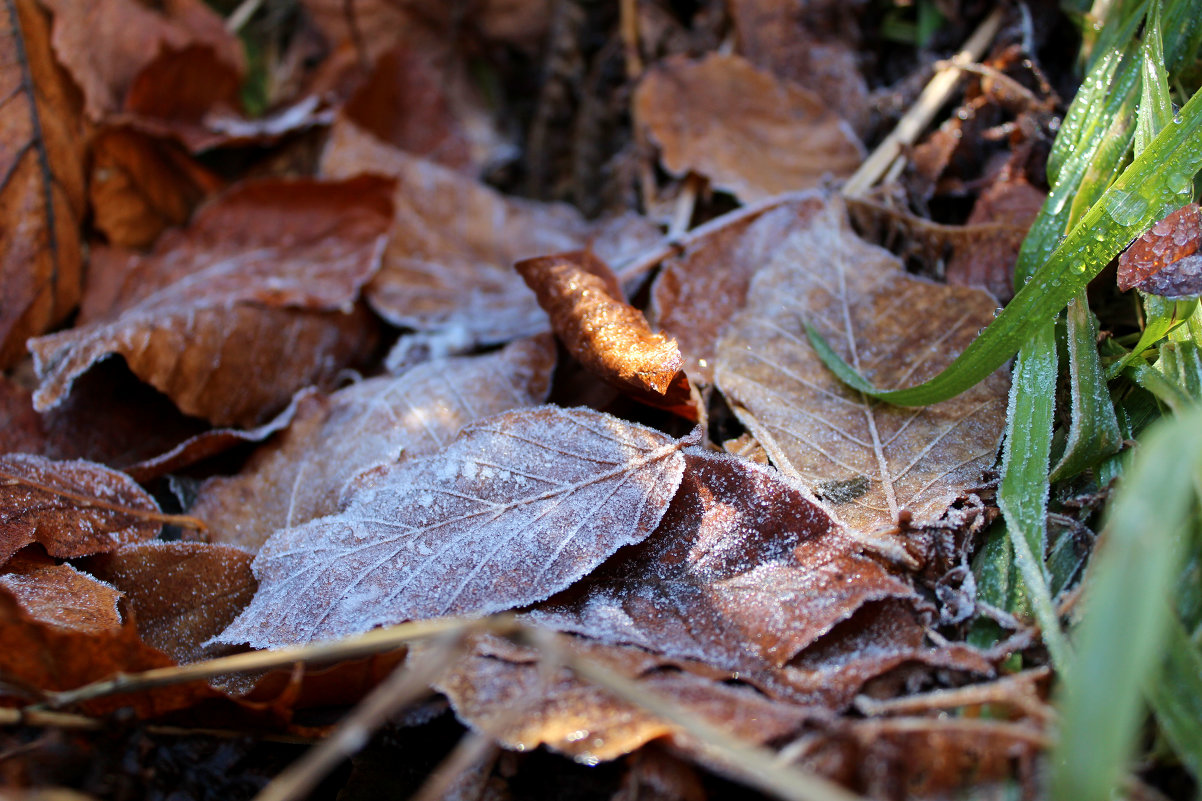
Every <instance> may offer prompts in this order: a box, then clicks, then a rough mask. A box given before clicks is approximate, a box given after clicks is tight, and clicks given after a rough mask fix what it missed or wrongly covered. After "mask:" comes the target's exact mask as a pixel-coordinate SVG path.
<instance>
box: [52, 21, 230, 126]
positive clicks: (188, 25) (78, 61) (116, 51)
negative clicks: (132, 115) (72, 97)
mask: <svg viewBox="0 0 1202 801" xmlns="http://www.w3.org/2000/svg"><path fill="white" fill-rule="evenodd" d="M42 1H43V4H44V5H46V6H47V7H48V8H49V9H50V10H51V11H53V12H54V40H53V41H54V52H55V55H56V56H58V59H59V61H61V62H62V64H63V66H65V67H66V68H67V70H68V71H69V72H70V73H71V76H72V77H73V78H74V79H75V82H76V84H78V85H79V87H80V88H81V89H82V90H83V94H84V100H85V109H86V111H87V113H88V116H89V117H90V118H91V119H92V120H95V121H99V120H102V119H104V118H105V117H107V116H108V115H110V114H113V113H115V112H117V111H120V110H121V109H122V108H123V107H124V104H125V100H126V95H127V93H128V92H129V89H130V86H131V85H132V84H133V82H134V79H135V78H136V77H137V76H138V74H139V73H141V72H142V70H143V69H144V68H145V67H146V65H147V64H149V63H150V62H151V61H153V60H154V59H155V58H156V57H157V56H158V55H159V52H160V50H161V49H163V48H170V49H173V50H182V49H184V48H186V47H188V46H190V45H200V46H207V47H209V48H211V49H212V51H213V52H214V54H215V56H216V59H217V60H218V61H219V62H220V63H221V65H222V67H223V69H228V70H233V72H234V74H235V75H238V76H241V74H242V72H243V68H244V64H243V57H242V46H241V43H240V42H239V41H238V40H237V39H236V38H235V37H234V36H233V35H232V34H230V33H229V32H228V31H226V29H225V24H224V21H223V20H222V19H221V17H219V16H218V15H217V14H216V13H215V12H214V11H212V10H211V9H209V7H208V6H207V5H206V4H205V3H204V2H203V0H163V2H160V3H156V4H154V5H148V4H146V3H142V2H138V0H95V1H94V2H89V3H85V4H82V5H81V4H79V3H77V2H75V0H42Z"/></svg>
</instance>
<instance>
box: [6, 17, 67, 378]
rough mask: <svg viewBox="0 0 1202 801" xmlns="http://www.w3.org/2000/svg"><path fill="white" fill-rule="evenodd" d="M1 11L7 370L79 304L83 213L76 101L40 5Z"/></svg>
mask: <svg viewBox="0 0 1202 801" xmlns="http://www.w3.org/2000/svg"><path fill="white" fill-rule="evenodd" d="M4 6H5V8H4V10H3V12H0V19H2V20H3V21H2V22H0V63H2V64H3V66H2V67H0V81H2V82H3V86H4V90H3V96H4V105H3V108H2V109H0V123H2V125H3V130H4V133H3V137H2V138H0V227H2V228H3V230H4V236H3V238H2V239H0V286H3V288H4V295H3V300H2V301H0V368H2V367H8V366H11V365H12V364H14V363H15V362H16V361H17V360H18V359H19V358H20V357H21V356H22V355H24V352H25V340H26V338H28V337H31V336H35V335H37V334H40V333H42V332H43V331H45V330H47V329H48V328H50V327H51V326H53V325H55V324H56V323H58V322H59V321H61V320H62V319H63V318H64V317H65V316H66V315H67V314H69V313H70V312H71V310H72V309H73V308H74V307H75V304H76V303H78V302H79V294H80V282H81V280H82V269H83V267H82V256H81V253H80V241H79V225H80V218H81V217H82V216H83V213H84V175H83V141H82V140H83V137H82V131H81V128H80V125H79V113H78V101H77V99H76V96H75V93H74V90H73V89H72V87H71V85H70V81H69V79H68V78H67V77H66V76H65V75H64V74H63V72H62V70H60V69H59V67H58V65H57V64H55V62H54V58H53V56H52V55H51V53H50V42H49V40H48V37H49V28H48V22H47V20H46V18H45V17H44V15H43V14H42V12H41V10H40V9H39V7H38V4H37V2H35V0H4Z"/></svg>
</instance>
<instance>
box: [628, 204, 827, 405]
mask: <svg viewBox="0 0 1202 801" xmlns="http://www.w3.org/2000/svg"><path fill="white" fill-rule="evenodd" d="M823 206H824V202H823V199H822V195H820V194H818V193H817V192H815V193H814V194H813V196H812V197H807V198H806V199H804V200H796V201H793V202H790V203H786V204H784V205H782V206H780V207H779V208H775V209H772V210H771V211H768V212H765V213H764V214H762V215H760V216H758V217H755V218H752V219H750V220H747V221H746V222H744V223H741V224H737V225H732V226H730V227H728V228H725V229H723V230H721V231H718V232H717V233H715V234H713V235H711V236H707V237H704V238H703V239H701V240H700V241H698V242H697V243H696V244H694V245H692V246H691V247H689V248H688V249H687V250H685V252H684V253H682V254H681V255H680V256H679V257H676V258H672V259H668V260H667V261H666V262H664V267H663V269H662V270H661V271H660V273H659V275H658V276H657V277H656V279H655V285H654V286H653V287H652V290H651V302H652V309H651V313H650V318H651V320H652V322H654V323H655V324H656V325H658V326H661V327H662V328H663V329H664V330H665V331H666V332H667V333H669V334H671V335H672V336H674V337H676V341H677V342H678V343H679V345H680V352H681V355H682V356H683V357H684V364H685V372H686V373H688V375H689V378H690V379H692V380H694V381H701V382H702V383H704V384H712V383H713V381H714V357H715V352H716V348H717V344H718V336H719V335H720V334H721V333H722V331H723V329H725V327H726V325H727V323H729V322H730V320H731V318H732V317H734V316H735V315H736V314H738V313H739V311H741V310H742V308H743V304H744V303H745V302H746V300H747V287H748V286H749V285H750V284H751V277H752V276H753V275H755V271H756V270H758V269H759V268H760V266H761V265H762V264H764V263H765V262H766V261H768V259H770V258H771V256H772V253H773V251H775V250H776V248H777V247H778V246H779V245H780V243H781V242H782V241H783V240H784V239H785V238H786V237H788V236H789V234H790V233H791V232H792V231H793V229H794V228H796V227H798V226H800V225H803V224H804V223H805V221H806V220H807V219H809V218H810V217H812V216H813V215H814V214H816V213H817V212H819V211H821V210H822V208H823Z"/></svg>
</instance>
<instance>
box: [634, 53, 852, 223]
mask: <svg viewBox="0 0 1202 801" xmlns="http://www.w3.org/2000/svg"><path fill="white" fill-rule="evenodd" d="M634 112H635V116H636V117H637V119H638V121H639V124H641V125H643V126H646V128H647V129H648V130H649V131H650V133H651V136H652V138H654V139H655V141H656V142H658V143H659V146H660V148H661V149H662V151H663V153H662V158H663V162H664V166H665V167H667V168H668V170H670V171H671V172H673V173H675V174H677V175H683V174H685V173H687V172H690V171H692V172H696V173H700V174H701V175H704V176H705V177H707V178H709V179H710V181H711V182H712V183H713V185H714V186H715V187H717V188H718V189H722V190H725V191H728V192H731V193H732V194H734V195H736V196H737V197H738V198H739V199H740V200H744V201H752V200H758V199H761V198H764V197H768V196H770V195H775V194H778V193H780V192H788V191H794V190H800V189H809V188H811V187H815V186H818V185H819V184H820V183H821V182H822V180H823V178H824V177H826V176H834V177H836V178H840V177H847V176H849V175H851V173H852V172H853V171H854V170H855V169H856V167H858V166H859V164H860V161H861V159H862V158H863V148H862V147H861V145H860V143H859V141H857V139H856V137H855V134H853V133H852V132H851V131H850V129H849V128H848V126H847V123H845V122H843V121H842V120H841V119H839V117H838V116H837V115H836V114H834V113H833V112H832V111H830V110H829V109H828V108H827V107H826V106H825V105H824V104H823V102H822V101H821V100H820V99H819V98H818V97H817V96H816V95H814V94H813V93H811V92H809V91H808V90H806V89H802V88H801V87H799V86H796V85H794V84H785V83H780V82H779V81H777V80H776V79H775V78H773V77H772V76H771V75H769V74H767V73H765V72H761V71H760V70H758V69H756V68H755V67H753V66H752V65H751V64H750V63H749V62H747V61H745V60H743V59H742V58H740V57H738V56H726V55H716V54H713V55H709V56H707V57H706V58H704V59H702V60H700V61H690V60H687V59H684V58H681V57H678V56H677V57H672V58H669V59H665V60H664V61H661V62H660V63H659V64H658V65H657V66H655V67H654V68H652V69H651V70H649V71H648V73H647V75H646V77H644V78H643V80H642V82H641V83H640V84H639V86H638V89H637V90H635V95H634ZM715 119H721V120H723V121H724V122H723V124H722V125H714V124H713V120H715ZM801 143H804V145H803V144H801Z"/></svg>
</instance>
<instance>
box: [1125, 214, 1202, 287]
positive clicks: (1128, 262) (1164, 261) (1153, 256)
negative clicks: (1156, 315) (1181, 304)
mask: <svg viewBox="0 0 1202 801" xmlns="http://www.w3.org/2000/svg"><path fill="white" fill-rule="evenodd" d="M1199 250H1202V208H1199V206H1198V204H1197V203H1190V204H1189V205H1188V206H1183V207H1182V208H1180V209H1177V210H1176V211H1174V212H1173V213H1172V214H1170V215H1169V216H1167V217H1165V218H1164V219H1163V220H1161V221H1160V222H1158V223H1156V224H1155V225H1153V226H1152V227H1151V228H1150V229H1149V230H1148V231H1147V232H1146V233H1144V234H1143V235H1142V236H1140V238H1139V239H1136V240H1135V241H1134V242H1133V243H1132V244H1131V246H1130V247H1129V248H1127V250H1125V251H1124V252H1123V255H1122V256H1120V257H1119V269H1118V285H1119V289H1120V290H1122V291H1124V292H1126V291H1127V290H1128V289H1132V288H1135V289H1138V290H1140V291H1141V292H1147V293H1149V294H1152V295H1161V296H1163V297H1166V298H1171V299H1173V300H1184V299H1186V298H1196V297H1198V296H1199V295H1202V253H1200V252H1199Z"/></svg>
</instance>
